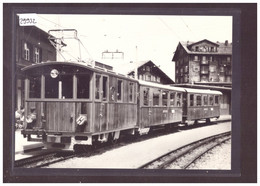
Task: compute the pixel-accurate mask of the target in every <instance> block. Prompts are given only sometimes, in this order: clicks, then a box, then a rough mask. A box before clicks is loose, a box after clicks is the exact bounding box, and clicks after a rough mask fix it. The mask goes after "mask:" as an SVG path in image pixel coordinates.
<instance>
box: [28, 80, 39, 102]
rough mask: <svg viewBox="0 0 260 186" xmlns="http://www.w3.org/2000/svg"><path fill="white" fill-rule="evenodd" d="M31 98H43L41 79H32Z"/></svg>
mask: <svg viewBox="0 0 260 186" xmlns="http://www.w3.org/2000/svg"><path fill="white" fill-rule="evenodd" d="M29 80H30V92H29V98H41V77H40V76H36V77H30V78H29Z"/></svg>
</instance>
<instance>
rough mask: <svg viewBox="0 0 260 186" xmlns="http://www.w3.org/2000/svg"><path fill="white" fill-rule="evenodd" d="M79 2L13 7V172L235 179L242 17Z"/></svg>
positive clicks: (231, 12) (233, 11)
mask: <svg viewBox="0 0 260 186" xmlns="http://www.w3.org/2000/svg"><path fill="white" fill-rule="evenodd" d="M90 5H91V6H93V4H90ZM67 6H69V5H67ZM91 6H90V7H91ZM43 7H44V6H43ZM77 7H78V6H76V7H73V6H72V7H71V9H72V10H73V9H75V12H73V11H71V10H70V11H65V12H64V10H63V11H61V12H59V11H57V13H55V11H54V9H55V8H53V7H50V8H49V9H48V8H45V7H44V9H43V10H39V7H38V8H37V9H36V10H35V11H33V5H31V6H29V8H24V9H23V8H18V9H15V10H14V11H13V12H12V19H11V20H12V28H13V30H12V37H13V40H12V56H13V57H12V60H11V61H10V62H11V63H12V70H13V71H12V78H13V81H12V82H13V91H12V105H11V110H12V120H11V121H12V123H11V131H12V137H11V138H12V140H13V141H12V142H11V143H12V147H11V151H12V161H13V163H12V166H13V167H12V168H13V169H14V170H17V172H18V173H21V172H23V173H22V175H26V172H29V173H30V174H32V173H33V174H35V175H38V174H37V173H39V174H42V173H44V174H45V175H46V174H47V175H48V172H49V173H50V174H52V173H51V171H53V170H61V171H65V173H66V171H67V170H70V171H72V172H73V170H77V171H80V170H85V171H88V173H89V172H90V171H93V170H98V171H101V172H102V171H104V170H110V171H118V170H119V171H120V170H122V172H124V171H135V170H136V171H141V172H143V173H145V172H147V173H149V174H150V175H152V174H153V172H152V171H156V172H158V171H161V172H166V173H167V175H171V172H172V175H176V174H182V173H183V175H185V176H187V175H189V174H193V175H194V174H196V172H197V173H199V174H200V175H206V174H208V173H212V174H214V175H218V174H219V175H223V174H227V175H228V174H229V175H230V174H234V175H239V174H240V168H239V167H240V155H239V153H240V150H241V149H240V148H239V147H240V132H241V131H240V128H241V126H240V120H239V119H238V115H236V114H237V113H239V112H240V111H239V104H240V101H239V100H238V99H239V92H238V90H239V87H240V86H239V84H238V83H239V82H238V78H234V77H239V76H240V75H237V74H239V73H238V70H239V69H240V67H238V65H239V63H240V62H239V61H240V53H239V50H238V49H239V48H240V37H239V34H238V33H239V31H238V30H237V29H238V28H239V26H238V25H239V24H240V20H239V16H240V11H237V9H228V10H225V9H222V11H221V10H220V11H217V10H216V11H209V10H208V9H199V10H197V9H196V8H194V9H193V10H192V11H191V12H189V11H187V9H184V10H183V11H180V10H179V9H173V11H171V13H170V14H169V13H167V12H166V13H165V14H164V13H161V12H160V13H158V12H156V11H155V12H154V13H151V11H148V12H149V13H145V11H144V13H140V12H142V11H140V9H139V10H138V9H137V10H136V11H137V13H131V10H128V9H127V11H125V8H124V6H123V8H122V10H121V11H120V8H119V10H117V11H118V13H113V12H117V11H115V10H114V9H112V10H113V11H112V13H110V12H109V13H107V12H106V11H100V13H96V11H98V10H95V11H85V13H83V12H84V11H76V9H77ZM84 7H87V10H90V9H91V8H90V7H88V5H87V4H84ZM109 7H110V8H111V6H109ZM112 7H113V6H112ZM114 7H117V6H114ZM119 7H120V6H119ZM57 8H59V6H58V5H57ZM93 12H94V13H93ZM129 12H130V13H129ZM146 12H147V11H146ZM234 63H235V65H234ZM234 69H238V70H234ZM234 73H235V75H234ZM232 84H233V85H232ZM236 93H237V94H236ZM237 98H238V99H237ZM237 110H238V111H237ZM234 113H236V114H235V115H234ZM54 174H57V172H55V173H54ZM93 174H94V173H93ZM102 174H103V175H104V173H102ZM102 174H101V175H102ZM57 175H58V174H57ZM73 175H75V173H73ZM80 175H82V174H80ZM83 175H84V174H83ZM113 175H114V174H113ZM114 176H119V175H114ZM45 181H46V180H45Z"/></svg>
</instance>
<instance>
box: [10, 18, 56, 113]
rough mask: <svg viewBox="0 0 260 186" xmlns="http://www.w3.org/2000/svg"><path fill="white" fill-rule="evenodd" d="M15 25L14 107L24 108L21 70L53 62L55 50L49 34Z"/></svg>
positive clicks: (29, 27)
mask: <svg viewBox="0 0 260 186" xmlns="http://www.w3.org/2000/svg"><path fill="white" fill-rule="evenodd" d="M18 20H19V19H18V17H17V24H16V57H15V63H16V101H15V107H16V108H17V109H19V108H20V107H21V106H22V107H23V106H24V100H23V97H24V76H23V74H22V73H21V69H22V68H23V67H26V66H28V65H31V64H35V63H41V62H42V61H48V60H49V61H55V60H56V49H55V48H54V47H53V46H52V45H51V43H50V42H49V40H48V36H49V34H48V33H46V32H45V31H43V30H41V29H40V28H38V27H36V26H19V24H18Z"/></svg>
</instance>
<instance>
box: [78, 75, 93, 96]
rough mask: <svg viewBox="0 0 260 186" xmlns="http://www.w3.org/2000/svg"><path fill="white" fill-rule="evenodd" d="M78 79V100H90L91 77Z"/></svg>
mask: <svg viewBox="0 0 260 186" xmlns="http://www.w3.org/2000/svg"><path fill="white" fill-rule="evenodd" d="M77 78H78V79H77V98H82V99H89V87H90V86H89V85H90V75H89V74H86V75H85V74H84V75H78V76H77Z"/></svg>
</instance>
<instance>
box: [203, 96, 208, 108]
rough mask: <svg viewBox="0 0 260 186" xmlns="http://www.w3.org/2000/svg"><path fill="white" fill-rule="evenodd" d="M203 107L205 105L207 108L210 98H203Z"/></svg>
mask: <svg viewBox="0 0 260 186" xmlns="http://www.w3.org/2000/svg"><path fill="white" fill-rule="evenodd" d="M203 105H205V106H207V105H208V96H206V95H204V96H203Z"/></svg>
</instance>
